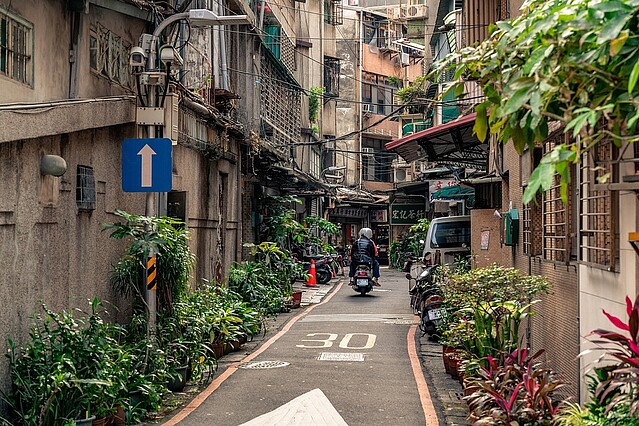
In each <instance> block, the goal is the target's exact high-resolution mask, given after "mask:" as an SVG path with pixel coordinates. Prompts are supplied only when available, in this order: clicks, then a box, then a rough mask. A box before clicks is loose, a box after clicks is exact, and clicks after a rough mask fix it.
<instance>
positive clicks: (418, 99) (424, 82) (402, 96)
mask: <svg viewBox="0 0 639 426" xmlns="http://www.w3.org/2000/svg"><path fill="white" fill-rule="evenodd" d="M429 85H430V82H429V80H428V78H427V77H426V76H419V77H416V78H415V81H413V82H412V83H410V84H409V85H407V86H406V87H403V88H401V89H399V90H397V98H398V99H399V101H400V102H401V103H402V104H404V105H408V106H407V108H408V112H409V113H410V114H414V113H419V112H423V111H422V110H423V107H421V106H420V105H419V104H420V103H424V102H425V101H426V89H427V88H428V86H429ZM413 104H418V105H413Z"/></svg>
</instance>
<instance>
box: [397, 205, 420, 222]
mask: <svg viewBox="0 0 639 426" xmlns="http://www.w3.org/2000/svg"><path fill="white" fill-rule="evenodd" d="M390 211H391V218H390V223H391V224H392V225H413V224H415V223H417V221H418V220H420V219H424V218H426V208H425V207H424V205H423V204H391V206H390Z"/></svg>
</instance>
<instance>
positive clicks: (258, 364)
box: [238, 361, 291, 370]
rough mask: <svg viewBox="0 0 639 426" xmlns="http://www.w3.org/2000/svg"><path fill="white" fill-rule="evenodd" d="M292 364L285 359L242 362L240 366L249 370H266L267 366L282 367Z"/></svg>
mask: <svg viewBox="0 0 639 426" xmlns="http://www.w3.org/2000/svg"><path fill="white" fill-rule="evenodd" d="M288 365H291V364H290V363H288V362H284V361H251V362H247V363H245V364H241V365H240V366H239V367H238V368H244V369H247V370H265V369H267V368H280V367H286V366H288Z"/></svg>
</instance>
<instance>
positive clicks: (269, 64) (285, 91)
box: [260, 56, 302, 155]
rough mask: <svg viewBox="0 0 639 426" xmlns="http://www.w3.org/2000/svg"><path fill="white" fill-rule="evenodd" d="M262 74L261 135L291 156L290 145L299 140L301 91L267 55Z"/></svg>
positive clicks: (262, 66)
mask: <svg viewBox="0 0 639 426" xmlns="http://www.w3.org/2000/svg"><path fill="white" fill-rule="evenodd" d="M261 74H262V76H263V77H264V78H262V79H261V86H262V90H261V94H260V96H261V98H260V99H261V102H260V103H261V105H262V108H261V119H262V122H261V126H262V128H263V131H262V132H261V133H262V134H261V136H262V137H263V138H265V139H267V140H269V142H271V143H272V145H273V147H275V148H276V150H278V151H280V152H281V153H282V154H283V155H288V154H287V152H288V151H287V150H286V147H287V145H289V144H291V143H294V142H298V141H299V135H300V123H301V121H300V116H301V102H302V96H301V92H300V91H299V89H297V88H296V87H295V86H293V85H292V84H286V83H285V82H286V81H289V80H288V77H287V76H286V75H285V74H284V72H283V71H281V68H279V67H277V66H276V65H275V64H274V63H273V61H272V60H271V59H270V58H269V57H267V56H263V57H262V61H261Z"/></svg>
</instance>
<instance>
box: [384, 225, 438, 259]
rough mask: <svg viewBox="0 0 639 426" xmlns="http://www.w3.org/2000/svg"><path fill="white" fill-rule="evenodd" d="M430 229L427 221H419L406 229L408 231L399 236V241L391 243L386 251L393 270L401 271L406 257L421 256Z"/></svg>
mask: <svg viewBox="0 0 639 426" xmlns="http://www.w3.org/2000/svg"><path fill="white" fill-rule="evenodd" d="M429 227H430V221H429V220H428V219H419V221H418V222H417V223H416V224H415V225H413V226H411V227H410V228H408V231H407V232H405V233H404V234H402V235H401V237H400V239H398V240H397V241H393V242H392V243H391V244H390V247H389V250H388V256H389V259H390V263H391V265H392V266H393V267H394V268H395V269H401V268H402V266H403V265H404V262H405V261H406V255H407V254H412V255H413V256H421V254H422V252H423V251H424V242H425V241H426V234H427V233H428V228H429Z"/></svg>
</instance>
